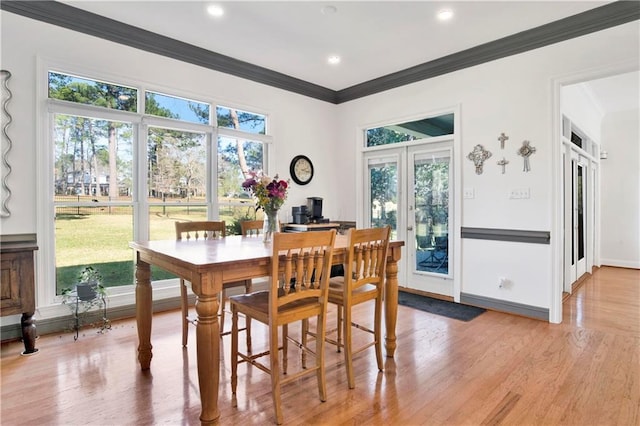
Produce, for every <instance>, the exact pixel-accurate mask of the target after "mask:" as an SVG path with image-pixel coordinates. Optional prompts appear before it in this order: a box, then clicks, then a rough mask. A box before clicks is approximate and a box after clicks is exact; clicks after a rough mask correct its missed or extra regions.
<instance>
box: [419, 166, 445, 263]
mask: <svg viewBox="0 0 640 426" xmlns="http://www.w3.org/2000/svg"><path fill="white" fill-rule="evenodd" d="M414 176H415V181H414V188H415V194H414V197H415V204H416V205H415V224H416V226H415V230H416V243H417V246H418V251H417V256H416V270H418V271H424V272H435V273H440V274H445V275H446V274H448V273H449V256H448V250H449V158H448V157H440V158H438V157H435V158H429V159H427V158H422V159H420V158H416V160H415V162H414Z"/></svg>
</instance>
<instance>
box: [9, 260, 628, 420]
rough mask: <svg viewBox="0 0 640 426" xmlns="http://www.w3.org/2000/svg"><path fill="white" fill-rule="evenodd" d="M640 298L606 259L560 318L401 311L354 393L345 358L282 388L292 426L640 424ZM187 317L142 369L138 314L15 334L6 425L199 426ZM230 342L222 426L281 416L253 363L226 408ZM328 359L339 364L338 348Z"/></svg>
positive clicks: (360, 361) (158, 331) (159, 324)
mask: <svg viewBox="0 0 640 426" xmlns="http://www.w3.org/2000/svg"><path fill="white" fill-rule="evenodd" d="M639 301H640V271H638V270H629V269H616V268H607V267H605V268H601V269H599V270H597V271H596V272H595V274H594V275H593V277H592V278H590V279H588V280H587V281H585V283H584V285H582V286H581V287H580V288H579V289H578V290H577V291H576V293H575V294H574V295H573V297H571V298H570V299H569V300H567V301H565V303H564V320H563V323H562V324H559V325H557V324H549V323H546V322H543V321H537V320H532V319H527V318H522V317H518V316H513V315H508V314H503V313H498V312H491V311H488V312H486V313H484V314H482V315H480V316H479V317H478V318H476V319H475V320H473V321H471V322H461V321H456V320H451V319H447V318H443V317H440V316H436V315H432V314H428V313H425V312H421V311H417V310H413V309H410V308H405V307H402V306H401V307H400V308H399V314H398V317H399V318H398V350H397V352H396V356H395V358H393V359H391V358H387V359H386V364H385V371H384V372H383V373H378V372H377V368H376V367H375V356H374V354H373V352H372V351H371V350H369V351H367V352H365V353H362V354H360V355H359V356H358V358H357V361H356V363H355V369H356V389H354V390H349V389H348V387H347V383H346V379H345V374H344V366H343V365H342V364H336V365H333V366H330V367H328V370H327V382H328V400H327V401H326V402H325V403H321V402H320V401H319V399H318V396H317V387H316V384H315V380H314V379H313V378H307V379H302V380H300V381H298V382H294V383H291V384H289V385H287V386H285V388H284V389H283V395H282V402H283V407H284V416H285V423H286V424H291V425H294V424H331V425H338V424H341V425H361V424H362V425H371V424H373V425H485V424H490V425H497V424H504V425H560V424H567V425H598V426H599V425H625V426H626V425H639V424H640V414H639V411H640V408H639V406H640V355H639V354H640V302H639ZM367 314H368V310H360V311H358V313H357V317H363V316H366V315H367ZM179 321H180V319H179V312H177V311H175V312H169V313H163V314H158V315H156V316H154V323H153V335H152V342H153V344H154V349H153V351H154V358H153V361H152V363H151V371H150V372H147V373H143V372H141V371H140V369H139V366H138V363H137V360H136V344H137V337H136V326H135V321H133V320H126V321H119V322H116V323H114V325H113V329H112V330H111V331H109V332H108V333H106V334H96V333H95V331H94V330H93V329H87V330H85V331H84V332H83V333H81V336H80V338H79V340H78V341H77V342H74V341H73V335H72V334H71V333H67V334H61V335H48V336H42V337H41V338H40V339H39V340H38V341H37V345H36V346H37V347H38V348H39V349H40V353H39V354H38V355H36V356H31V357H21V356H19V353H20V351H21V350H22V345H21V343H19V342H13V343H5V344H3V345H2V353H1V361H2V366H1V372H2V376H1V379H2V394H1V403H2V409H1V418H0V421H1V422H2V425H4V426H6V425H18V424H25V425H43V424H44V425H85V424H86V425H88V424H91V425H128V424H131V425H134V424H135V425H145V424H166V425H187V424H198V423H199V422H198V416H199V412H200V402H199V394H198V387H197V374H196V365H195V359H196V356H195V330H194V329H192V330H191V335H190V339H191V340H190V345H189V347H188V349H186V350H183V349H182V347H181V345H180V325H179ZM257 327H258V326H257V325H256V328H257ZM254 334H255V335H256V336H258V339H257V341H259V339H260V336H262V334H261V333H260V330H256V332H254ZM228 339H229V337H225V338H224V339H223V344H222V356H223V358H224V367H223V371H222V374H221V382H220V399H219V405H220V410H221V418H220V424H223V425H227V424H238V425H249V424H261V425H264V424H266V425H268V424H273V423H272V422H273V408H272V402H271V396H270V382H269V377H268V376H267V375H266V374H264V373H263V372H261V371H259V370H257V369H256V368H250V369H249V370H248V369H247V366H241V367H240V368H239V373H240V378H239V386H238V397H237V407H233V406H232V401H231V390H230V384H229V376H230V365H229V359H228V358H229V355H228V354H229V350H230V340H228ZM254 345H255V344H254ZM254 348H255V346H254ZM328 355H329V357H328V358H329V362H334V361H338V360H339V359H340V358H339V357H338V356H337V355H336V354H335V353H334V352H333V350H332V349H331V347H328ZM293 357H295V355H291V358H293Z"/></svg>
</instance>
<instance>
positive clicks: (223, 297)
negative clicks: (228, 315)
mask: <svg viewBox="0 0 640 426" xmlns="http://www.w3.org/2000/svg"><path fill="white" fill-rule="evenodd" d="M226 300H227V292H226V291H224V290H222V291H221V292H220V293H218V302H220V338H222V333H224V305H225V303H226Z"/></svg>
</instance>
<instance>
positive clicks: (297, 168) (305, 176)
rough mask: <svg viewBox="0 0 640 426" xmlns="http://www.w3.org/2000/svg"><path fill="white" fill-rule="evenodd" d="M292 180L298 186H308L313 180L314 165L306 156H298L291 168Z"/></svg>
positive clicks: (292, 161)
mask: <svg viewBox="0 0 640 426" xmlns="http://www.w3.org/2000/svg"><path fill="white" fill-rule="evenodd" d="M289 173H291V179H293V181H294V182H295V183H297V184H298V185H306V184H308V183H309V182H311V179H312V178H313V163H311V160H309V157H307V156H305V155H296V156H295V157H293V160H291V165H290V166H289Z"/></svg>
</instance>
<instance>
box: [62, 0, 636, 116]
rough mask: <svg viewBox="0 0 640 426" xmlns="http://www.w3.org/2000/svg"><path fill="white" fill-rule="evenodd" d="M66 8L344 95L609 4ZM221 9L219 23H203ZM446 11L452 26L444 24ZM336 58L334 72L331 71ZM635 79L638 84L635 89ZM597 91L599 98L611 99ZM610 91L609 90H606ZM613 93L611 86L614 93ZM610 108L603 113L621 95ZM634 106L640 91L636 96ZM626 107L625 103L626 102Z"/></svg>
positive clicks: (84, 3)
mask: <svg viewBox="0 0 640 426" xmlns="http://www.w3.org/2000/svg"><path fill="white" fill-rule="evenodd" d="M61 3H65V4H68V5H70V6H73V7H76V8H80V9H84V10H86V11H88V12H92V13H95V14H98V15H101V16H104V17H108V18H111V19H114V20H117V21H120V22H123V23H125V24H128V25H132V26H135V27H138V28H141V29H144V30H147V31H151V32H154V33H158V34H162V35H164V36H166V37H170V38H173V39H176V40H179V41H182V42H185V43H188V44H191V45H194V46H197V47H200V48H204V49H207V50H210V51H213V52H217V53H220V54H223V55H226V56H230V57H232V58H235V59H238V60H241V61H245V62H248V63H251V64H254V65H258V66H261V67H264V68H267V69H269V70H273V71H277V72H279V73H282V74H285V75H288V76H290V77H294V78H297V79H301V80H303V81H306V82H310V83H313V84H316V85H319V86H322V87H325V88H328V89H331V90H342V89H345V88H348V87H351V86H354V85H356V84H360V83H363V82H367V81H370V80H372V79H376V78H379V77H382V76H385V75H388V74H392V73H395V72H398V71H401V70H405V69H407V68H410V67H412V66H416V65H419V64H422V63H425V62H429V61H432V60H435V59H438V58H441V57H444V56H447V55H450V54H453V53H456V52H460V51H463V50H465V49H469V48H472V47H474V46H478V45H480V44H483V43H487V42H490V41H493V40H497V39H500V38H503V37H506V36H509V35H513V34H516V33H519V32H521V31H524V30H528V29H531V28H535V27H538V26H540V25H544V24H547V23H550V22H553V21H557V20H559V19H562V18H565V17H568V16H572V15H575V14H578V13H581V12H584V11H587V10H590V9H594V8H597V7H599V6H602V5H605V4H607V3H611V2H610V1H575V0H573V1H548V0H547V1H519V0H511V1H456V0H453V1H411V2H406V1H340V0H338V1H336V0H334V1H325V2H317V1H133V0H125V1H100V0H97V1H89V0H67V1H61ZM211 4H216V5H220V6H222V7H223V9H224V11H225V13H224V15H223V16H222V17H220V18H214V17H212V16H210V15H208V14H207V12H206V8H207V6H209V5H211ZM443 8H449V9H451V10H452V11H453V12H454V17H453V18H452V19H451V20H450V21H447V22H441V21H439V20H438V19H437V18H436V14H437V12H438V11H439V10H441V9H443ZM329 55H339V56H340V57H341V62H340V64H338V65H330V64H328V63H327V57H328V56H329ZM637 79H638V76H637V73H636V74H635V77H630V78H627V79H626V80H625V81H626V82H628V81H629V80H632V81H633V82H635V84H636V89H637ZM604 84H605V83H602V84H599V85H597V86H594V88H593V93H594V96H602V95H601V93H603V92H604V93H609V92H608V91H607V90H601V87H603V85H604ZM608 84H609V86H611V82H609V83H608ZM613 87H615V85H614V86H613ZM618 92H619V93H618V94H617V95H616V96H615V97H614V98H613V99H604V100H602V102H601V104H602V105H603V108H610V107H611V108H619V107H620V106H619V105H618V104H616V105H611V104H612V103H613V102H614V101H615V99H618V100H619V102H627V103H628V102H633V100H628V99H626V100H624V99H622V98H624V97H625V96H624V94H625V93H628V91H627V92H625V91H624V90H618ZM635 95H636V98H635V103H636V105H637V102H638V101H637V90H636V91H635ZM627 97H628V96H627Z"/></svg>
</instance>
